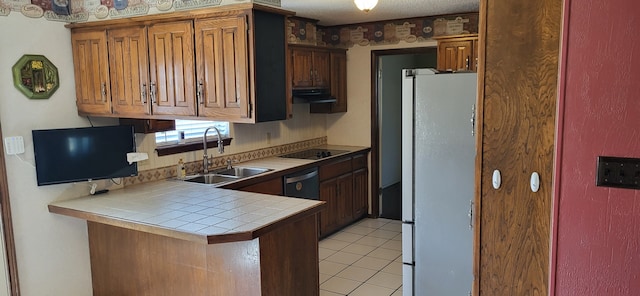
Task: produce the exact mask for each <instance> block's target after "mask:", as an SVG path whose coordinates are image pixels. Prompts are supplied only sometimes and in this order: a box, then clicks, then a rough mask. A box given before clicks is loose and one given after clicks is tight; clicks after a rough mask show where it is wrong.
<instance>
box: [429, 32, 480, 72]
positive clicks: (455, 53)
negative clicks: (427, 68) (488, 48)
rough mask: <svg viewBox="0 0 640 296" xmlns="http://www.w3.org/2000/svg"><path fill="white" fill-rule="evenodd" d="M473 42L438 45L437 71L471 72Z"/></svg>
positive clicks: (446, 42)
mask: <svg viewBox="0 0 640 296" xmlns="http://www.w3.org/2000/svg"><path fill="white" fill-rule="evenodd" d="M472 48H473V41H472V40H465V41H443V42H441V43H440V44H438V70H453V71H458V70H471V64H473V62H472V59H473V56H474V55H473V51H472Z"/></svg>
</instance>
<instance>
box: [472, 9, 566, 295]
mask: <svg viewBox="0 0 640 296" xmlns="http://www.w3.org/2000/svg"><path fill="white" fill-rule="evenodd" d="M480 8H481V9H480V18H481V19H485V20H486V21H485V22H483V23H484V26H485V27H483V28H480V31H481V32H480V35H481V36H483V40H480V47H481V49H482V50H481V51H480V64H479V73H478V74H479V81H482V82H483V84H481V85H480V88H479V102H480V105H479V107H480V108H479V110H478V115H479V124H480V126H481V127H482V129H481V131H480V137H479V138H478V142H477V143H478V149H479V152H478V154H479V157H478V158H477V163H476V165H477V166H478V169H477V170H476V171H477V174H478V175H477V181H476V182H478V187H477V189H476V190H477V192H476V220H475V223H476V225H477V227H476V228H475V237H476V244H475V252H476V254H475V258H476V264H475V271H474V275H475V282H474V293H473V294H474V295H481V296H482V295H487V296H488V295H491V296H502V295H505V296H506V295H544V294H546V293H547V291H549V282H548V281H549V269H550V268H549V262H550V258H549V245H550V241H549V239H550V236H551V232H550V230H551V229H550V221H551V207H552V202H551V201H552V185H551V184H552V183H553V145H554V130H555V112H556V107H555V103H556V96H557V80H558V57H559V45H560V40H559V37H560V36H561V27H560V23H561V19H562V1H560V0H551V1H529V2H526V3H525V2H518V3H516V2H510V1H494V0H482V1H481V4H480ZM514 28H519V29H518V30H514ZM494 170H500V172H501V174H502V185H501V187H500V188H499V189H497V190H496V189H494V188H493V186H492V175H493V171H494ZM533 172H538V174H539V176H540V184H541V186H540V190H539V191H538V192H536V193H534V192H532V191H531V189H530V185H529V181H530V177H531V174H532V173H533Z"/></svg>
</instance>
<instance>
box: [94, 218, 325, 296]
mask: <svg viewBox="0 0 640 296" xmlns="http://www.w3.org/2000/svg"><path fill="white" fill-rule="evenodd" d="M87 225H88V232H89V248H90V253H91V273H92V279H93V295H95V296H102V295H124V296H126V295H150V296H151V295H153V296H161V295H167V296H170V295H171V296H174V295H190V296H198V295H203V296H204V295H207V296H210V295H224V296H228V295H278V296H287V295H312V296H313V295H315V296H317V295H319V274H318V233H317V229H318V224H317V215H315V214H314V215H310V216H307V217H304V218H302V219H300V220H297V221H294V222H292V223H289V224H285V225H282V226H281V227H278V228H276V229H274V230H273V231H270V232H268V233H265V234H264V235H262V236H260V237H258V238H256V239H254V240H251V241H239V242H231V243H220V244H202V243H197V242H192V241H186V240H180V239H176V238H170V237H166V236H161V235H156V234H150V233H147V232H141V231H136V230H131V229H125V228H120V227H115V226H110V225H105V224H101V223H96V222H91V221H88V222H87Z"/></svg>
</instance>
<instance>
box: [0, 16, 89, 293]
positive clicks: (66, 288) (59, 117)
mask: <svg viewBox="0 0 640 296" xmlns="http://www.w3.org/2000/svg"><path fill="white" fill-rule="evenodd" d="M0 36H2V45H1V46H0V89H1V90H2V97H1V98H0V123H1V125H2V134H3V136H4V137H7V136H22V137H24V141H25V153H24V154H22V155H20V156H21V157H22V158H23V159H24V161H21V160H20V159H18V158H17V157H15V156H8V155H5V157H6V166H7V175H8V176H7V179H8V183H9V195H10V197H11V211H12V217H13V227H14V233H15V244H16V255H17V261H18V272H19V273H18V276H19V280H20V290H21V294H22V295H24V296H46V295H52V296H57V295H70V296H75V295H91V270H90V266H89V260H88V258H89V251H88V244H87V230H86V225H85V222H84V221H82V220H78V219H73V218H67V217H63V216H59V215H54V214H50V213H49V212H48V210H47V204H49V203H50V202H52V201H56V200H60V199H65V198H72V197H77V196H80V195H83V194H84V192H86V189H88V186H87V185H85V184H70V185H52V186H43V187H38V186H36V171H35V168H34V167H33V164H34V161H33V146H32V141H31V130H33V129H45V128H57V127H77V126H88V122H87V120H86V119H83V118H81V117H78V115H77V111H76V108H75V100H74V98H75V89H74V82H73V61H72V57H71V42H70V35H69V31H68V30H67V29H66V28H65V27H64V24H62V23H56V22H48V21H45V20H44V19H42V18H41V19H30V18H26V17H24V16H22V15H20V14H18V13H16V12H12V13H11V14H10V15H9V16H7V17H0ZM23 54H42V55H45V56H46V57H47V58H48V59H49V60H50V61H51V62H52V63H53V64H54V65H56V66H57V68H58V74H59V77H60V88H59V89H58V90H57V91H56V93H55V94H54V95H53V96H52V97H51V98H50V99H48V100H30V99H27V98H26V97H25V96H24V95H22V93H20V92H19V91H18V90H17V89H16V88H15V87H14V86H13V78H12V72H11V68H12V67H13V65H14V63H15V62H16V61H17V60H18V59H19V58H20V57H21V56H22V55H23ZM85 187H86V188H85Z"/></svg>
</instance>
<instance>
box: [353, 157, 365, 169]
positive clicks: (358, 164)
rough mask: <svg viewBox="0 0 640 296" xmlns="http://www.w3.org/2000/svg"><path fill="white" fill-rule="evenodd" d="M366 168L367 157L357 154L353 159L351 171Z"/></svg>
mask: <svg viewBox="0 0 640 296" xmlns="http://www.w3.org/2000/svg"><path fill="white" fill-rule="evenodd" d="M366 167H367V155H366V154H359V155H356V156H354V157H353V170H354V171H355V170H357V169H361V168H366Z"/></svg>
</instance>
